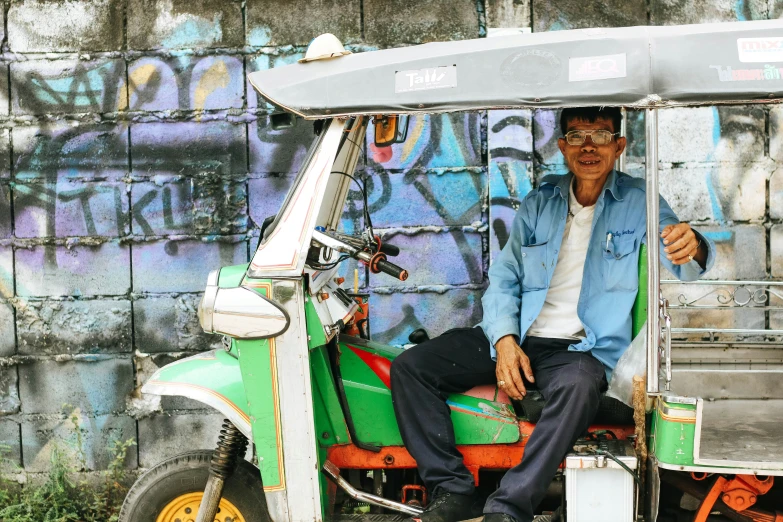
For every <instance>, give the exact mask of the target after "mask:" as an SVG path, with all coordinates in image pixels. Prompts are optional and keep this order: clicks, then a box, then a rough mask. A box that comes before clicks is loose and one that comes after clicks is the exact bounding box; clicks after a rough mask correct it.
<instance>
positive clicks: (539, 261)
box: [520, 243, 547, 290]
mask: <svg viewBox="0 0 783 522" xmlns="http://www.w3.org/2000/svg"><path fill="white" fill-rule="evenodd" d="M520 249H521V250H522V290H541V289H543V288H546V283H547V265H546V243H541V244H540V245H532V246H523V247H520Z"/></svg>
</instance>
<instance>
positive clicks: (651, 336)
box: [645, 109, 661, 395]
mask: <svg viewBox="0 0 783 522" xmlns="http://www.w3.org/2000/svg"><path fill="white" fill-rule="evenodd" d="M645 139H646V144H647V147H646V148H647V150H646V157H645V169H646V181H647V183H646V199H647V238H648V239H649V240H648V241H647V321H648V324H647V394H648V395H657V394H658V393H659V392H660V384H659V382H658V379H659V372H660V359H659V357H660V354H659V352H658V347H659V346H660V340H661V339H660V335H661V322H660V316H659V315H658V307H659V306H660V304H659V299H660V294H661V286H660V268H659V262H658V257H659V250H660V245H659V242H658V241H656V240H657V239H658V235H659V234H658V222H659V220H660V217H659V214H660V210H659V206H660V203H659V200H658V110H657V109H647V110H646V111H645ZM653 238H655V239H656V240H653Z"/></svg>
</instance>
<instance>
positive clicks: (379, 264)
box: [374, 259, 408, 281]
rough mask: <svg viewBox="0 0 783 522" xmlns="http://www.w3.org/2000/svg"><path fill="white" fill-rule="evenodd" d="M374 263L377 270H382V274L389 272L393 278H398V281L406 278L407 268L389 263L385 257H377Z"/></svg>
mask: <svg viewBox="0 0 783 522" xmlns="http://www.w3.org/2000/svg"><path fill="white" fill-rule="evenodd" d="M374 265H375V268H376V269H377V271H379V272H383V273H384V274H389V275H390V276H392V277H394V278H395V279H399V280H400V281H405V280H406V279H408V271H407V270H405V269H404V268H402V267H399V266H397V265H395V264H394V263H390V262H388V261H386V260H385V259H378V260H377V261H375V263H374Z"/></svg>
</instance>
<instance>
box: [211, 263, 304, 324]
mask: <svg viewBox="0 0 783 522" xmlns="http://www.w3.org/2000/svg"><path fill="white" fill-rule="evenodd" d="M217 272H218V271H217V270H215V271H214V274H215V275H214V276H213V274H210V277H209V280H208V281H207V288H206V290H205V292H204V296H203V297H202V298H201V303H199V306H198V318H199V323H201V328H203V329H204V331H205V332H207V333H216V334H223V335H228V336H229V337H235V338H237V339H268V338H270V337H277V336H278V335H281V334H282V333H283V332H285V331H286V330H287V329H288V326H289V324H290V322H291V321H290V319H289V317H288V314H287V313H286V312H285V310H283V309H282V307H280V306H279V305H278V304H277V303H275V302H274V301H272V300H270V299H268V298H266V297H264V296H263V295H261V294H260V293H258V292H256V291H255V290H253V289H252V288H248V287H245V286H238V287H235V288H220V287H219V286H218V285H217Z"/></svg>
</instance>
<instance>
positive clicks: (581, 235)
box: [527, 181, 595, 340]
mask: <svg viewBox="0 0 783 522" xmlns="http://www.w3.org/2000/svg"><path fill="white" fill-rule="evenodd" d="M568 207H569V212H568V217H567V218H566V224H565V230H564V231H563V243H562V246H561V247H560V252H559V254H558V255H557V265H555V273H554V274H552V281H551V283H550V285H549V290H548V291H547V294H546V301H544V306H543V308H541V313H540V314H539V315H538V317H537V318H536V320H535V321H534V322H533V324H532V325H530V328H529V329H528V332H527V335H532V336H534V337H552V338H556V339H574V340H580V339H582V338H584V335H585V334H584V326H583V325H582V322H581V321H580V320H579V316H578V315H577V313H576V307H577V305H578V303H579V293H580V292H581V291H582V276H583V275H584V266H585V258H586V257H587V246H588V244H589V243H590V228H591V226H592V224H593V211H594V210H595V205H591V206H589V207H583V206H582V205H580V204H579V202H578V201H577V200H576V196H575V195H574V182H573V181H572V182H571V187H570V188H569V191H568Z"/></svg>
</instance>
